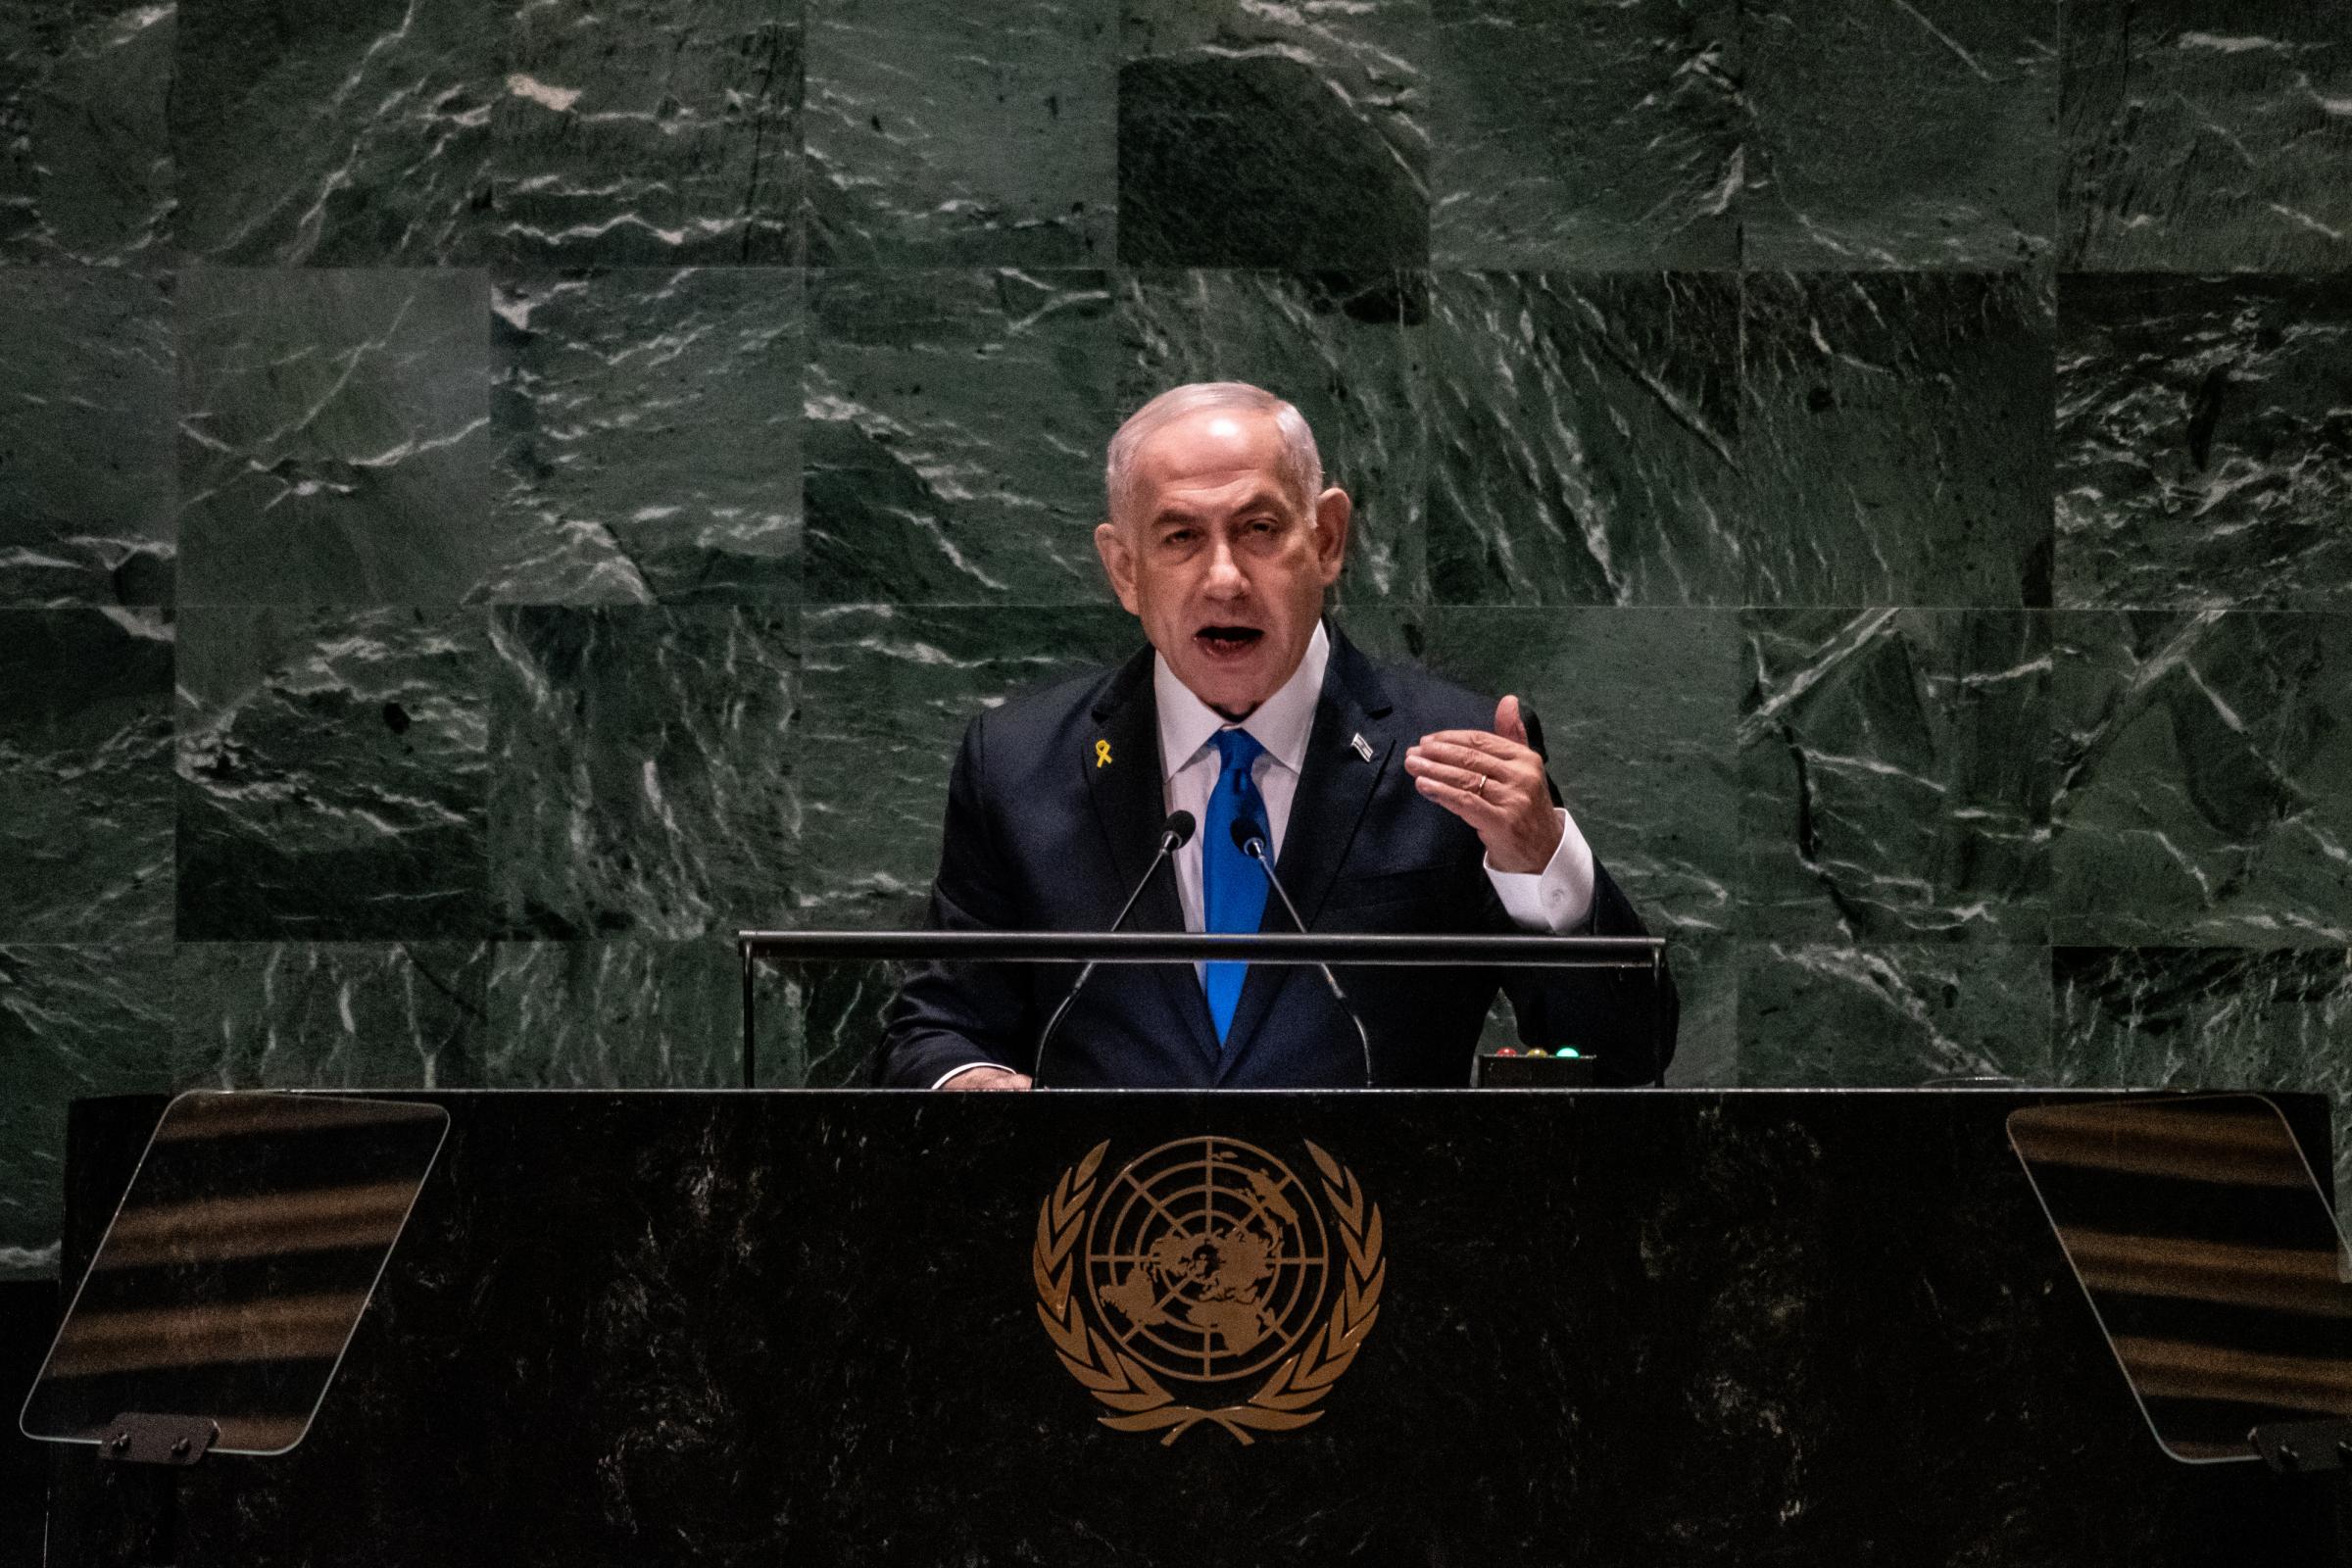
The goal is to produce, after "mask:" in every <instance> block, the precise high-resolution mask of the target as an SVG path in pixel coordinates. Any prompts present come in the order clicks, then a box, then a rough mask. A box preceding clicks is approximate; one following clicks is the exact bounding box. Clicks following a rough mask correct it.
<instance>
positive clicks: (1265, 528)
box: [1248, 517, 1275, 533]
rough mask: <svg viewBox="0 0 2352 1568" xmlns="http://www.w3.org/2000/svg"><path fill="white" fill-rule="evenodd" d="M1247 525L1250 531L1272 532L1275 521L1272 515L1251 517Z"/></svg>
mask: <svg viewBox="0 0 2352 1568" xmlns="http://www.w3.org/2000/svg"><path fill="white" fill-rule="evenodd" d="M1248 527H1249V529H1250V532H1251V533H1272V532H1274V531H1275V522H1274V519H1273V518H1272V517H1252V518H1250V522H1249V523H1248Z"/></svg>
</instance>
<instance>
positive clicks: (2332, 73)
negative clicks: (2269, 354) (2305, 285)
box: [2058, 0, 2352, 272]
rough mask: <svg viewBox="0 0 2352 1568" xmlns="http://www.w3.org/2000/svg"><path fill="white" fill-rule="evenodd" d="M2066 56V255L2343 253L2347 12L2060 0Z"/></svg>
mask: <svg viewBox="0 0 2352 1568" xmlns="http://www.w3.org/2000/svg"><path fill="white" fill-rule="evenodd" d="M2064 53H2065V64H2064V88H2063V94H2062V100H2061V102H2062V109H2061V135H2062V137H2063V142H2064V148H2065V170H2064V174H2063V184H2062V187H2061V194H2060V198H2059V201H2060V213H2061V220H2060V228H2061V234H2062V236H2063V237H2062V239H2061V241H2060V244H2059V250H2058V262H2059V265H2060V266H2061V267H2064V268H2067V269H2070V270H2073V269H2080V270H2096V271H2140V270H2150V271H2152V270H2165V271H2176V270H2177V271H2215V272H2219V271H2278V272H2286V271H2320V270H2340V269H2342V268H2343V267H2344V266H2345V265H2346V264H2347V262H2348V261H2352V181H2347V180H2346V179H2345V178H2344V167H2345V164H2346V162H2347V161H2352V112H2347V110H2346V108H2345V106H2346V105H2347V104H2352V11H2347V10H2346V9H2345V8H2344V7H2342V6H2340V5H2326V4H2322V5H2313V4H2310V3H2309V0H2238V3H2236V4H2232V5H2229V6H2225V7H2215V6H2211V5H2206V4H2201V3H2199V0H2068V6H2067V14H2066V44H2065V51H2064Z"/></svg>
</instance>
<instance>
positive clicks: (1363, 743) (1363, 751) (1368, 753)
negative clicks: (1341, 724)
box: [1348, 730, 1372, 762]
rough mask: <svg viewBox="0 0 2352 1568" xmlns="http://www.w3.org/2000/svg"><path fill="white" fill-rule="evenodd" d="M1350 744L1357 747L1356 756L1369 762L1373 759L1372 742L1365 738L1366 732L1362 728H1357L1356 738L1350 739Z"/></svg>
mask: <svg viewBox="0 0 2352 1568" xmlns="http://www.w3.org/2000/svg"><path fill="white" fill-rule="evenodd" d="M1348 745H1350V746H1352V747H1354V748H1355V755H1356V756H1358V757H1360V758H1362V759H1363V760H1365V761H1367V762H1369V761H1370V760H1372V743H1371V742H1370V741H1368V740H1366V739H1364V732H1363V731H1362V730H1357V731H1356V732H1355V738H1354V739H1352V740H1350V741H1349V742H1348Z"/></svg>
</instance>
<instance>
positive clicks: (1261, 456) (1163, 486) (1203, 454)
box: [1135, 409, 1289, 516]
mask: <svg viewBox="0 0 2352 1568" xmlns="http://www.w3.org/2000/svg"><path fill="white" fill-rule="evenodd" d="M1282 456H1283V448H1282V433H1281V431H1280V430H1279V429H1278V428H1277V427H1276V426H1275V424H1274V421H1273V420H1272V418H1270V417H1264V416H1256V415H1250V414H1248V413H1240V414H1237V413H1234V412H1232V411H1230V410H1222V409H1220V410H1214V411H1211V412H1208V413H1205V414H1200V415H1194V416H1190V417H1187V418H1184V419H1181V420H1178V421H1177V422H1176V423H1174V424H1171V425H1169V426H1168V427H1167V428H1166V429H1164V430H1158V431H1154V432H1153V433H1152V436H1151V438H1150V439H1149V440H1147V441H1146V442H1145V443H1144V444H1143V446H1142V447H1141V448H1140V449H1139V450H1138V451H1137V453H1136V456H1135V475H1136V478H1137V479H1138V480H1139V481H1141V483H1140V484H1139V485H1138V489H1139V490H1140V491H1141V492H1142V494H1141V495H1140V497H1139V499H1140V500H1142V501H1143V502H1144V506H1143V508H1142V509H1141V510H1142V511H1143V512H1144V514H1145V515H1152V516H1157V515H1165V514H1168V513H1172V512H1174V513H1189V512H1212V511H1213V512H1222V511H1226V510H1230V509H1232V508H1235V507H1242V506H1249V505H1252V504H1254V503H1256V502H1258V501H1260V500H1264V501H1270V502H1273V503H1275V504H1277V505H1287V504H1288V500H1289V491H1288V489H1287V488H1286V486H1285V484H1284V480H1283V475H1282V469H1281V464H1282Z"/></svg>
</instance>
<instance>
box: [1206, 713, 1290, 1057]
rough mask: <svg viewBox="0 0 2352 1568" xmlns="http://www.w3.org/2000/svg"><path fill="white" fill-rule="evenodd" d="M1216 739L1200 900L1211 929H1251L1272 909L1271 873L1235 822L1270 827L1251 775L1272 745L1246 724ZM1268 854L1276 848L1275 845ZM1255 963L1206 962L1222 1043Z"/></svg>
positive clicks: (1213, 1014)
mask: <svg viewBox="0 0 2352 1568" xmlns="http://www.w3.org/2000/svg"><path fill="white" fill-rule="evenodd" d="M1216 739H1217V756H1218V757H1219V758H1220V759H1222V761H1221V762H1220V764H1219V766H1218V768H1217V782H1216V785H1215V787H1214V788H1213V789H1211V790H1210V791H1209V796H1208V821H1207V823H1206V825H1204V826H1203V827H1202V828H1201V903H1202V904H1203V905H1205V906H1206V907H1207V908H1206V913H1207V922H1206V924H1207V928H1208V929H1209V930H1211V931H1241V932H1251V931H1255V930H1256V929H1257V923H1258V920H1259V918H1260V917H1261V916H1263V915H1264V913H1265V912H1266V873H1265V872H1264V871H1262V870H1260V869H1259V868H1258V867H1257V866H1255V865H1253V864H1251V863H1250V857H1249V856H1247V855H1244V854H1243V853H1242V850H1241V846H1239V845H1237V844H1235V843H1234V842H1233V824H1234V823H1235V822H1236V821H1238V820H1243V819H1247V820H1249V821H1251V822H1254V823H1256V824H1257V828H1258V831H1259V832H1260V833H1264V832H1266V831H1268V828H1267V824H1266V807H1265V803H1264V802H1263V801H1261V800H1259V799H1258V798H1257V781H1256V780H1255V779H1253V778H1251V777H1250V767H1251V765H1252V764H1253V763H1255V762H1256V760H1258V759H1259V758H1260V757H1263V756H1264V755H1265V753H1266V749H1265V748H1264V747H1263V746H1260V745H1259V744H1258V743H1257V741H1256V739H1255V738H1254V737H1253V736H1251V735H1250V732H1249V731H1248V730H1246V729H1221V730H1219V731H1217V737H1216ZM1267 853H1268V854H1269V855H1270V854H1272V853H1273V846H1272V845H1271V844H1269V845H1268V846H1267ZM1249 968H1250V966H1249V965H1248V964H1246V963H1235V962H1231V961H1228V962H1223V963H1211V964H1208V965H1206V966H1205V972H1204V975H1203V979H1204V982H1205V984H1206V985H1207V988H1208V1015H1209V1016H1210V1017H1211V1018H1213V1019H1215V1020H1216V1025H1217V1044H1218V1045H1220V1046H1221V1045H1223V1044H1224V1043H1225V1033H1226V1031H1227V1030H1229V1029H1231V1028H1232V1027H1233V1009H1234V1008H1235V1007H1236V1006H1238V1005H1240V1004H1241V1000H1242V979H1243V976H1244V975H1245V974H1247V972H1248V971H1249Z"/></svg>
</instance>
